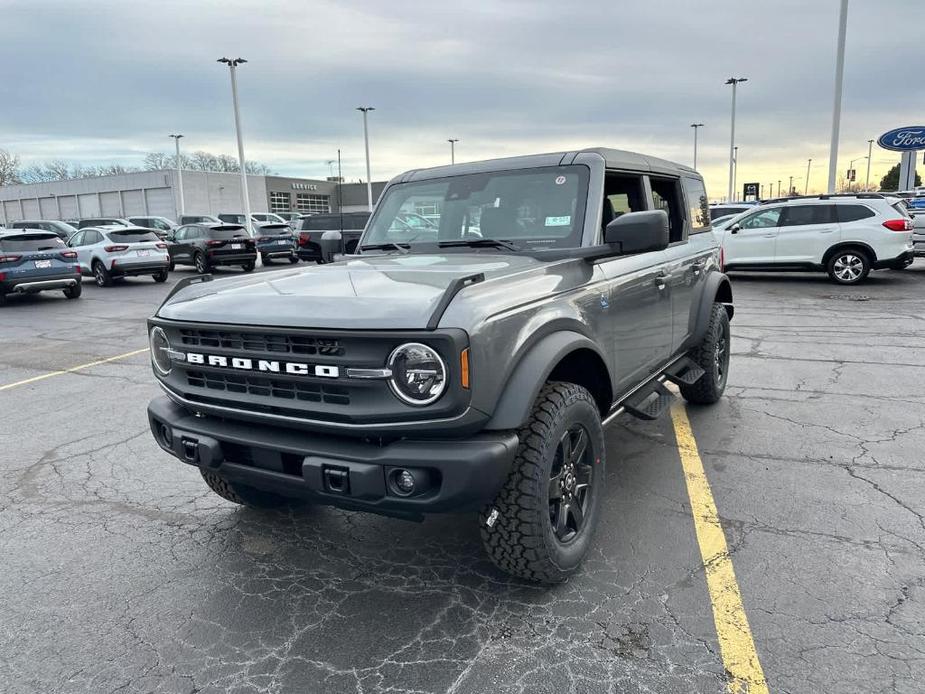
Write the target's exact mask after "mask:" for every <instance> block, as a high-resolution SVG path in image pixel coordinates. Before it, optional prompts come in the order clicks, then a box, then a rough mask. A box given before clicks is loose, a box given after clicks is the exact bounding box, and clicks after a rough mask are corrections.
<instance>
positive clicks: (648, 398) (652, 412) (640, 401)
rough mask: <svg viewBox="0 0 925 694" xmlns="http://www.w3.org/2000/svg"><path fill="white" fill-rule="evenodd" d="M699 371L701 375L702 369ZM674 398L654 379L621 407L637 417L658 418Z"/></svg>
mask: <svg viewBox="0 0 925 694" xmlns="http://www.w3.org/2000/svg"><path fill="white" fill-rule="evenodd" d="M700 373H701V375H702V374H703V371H701V372H700ZM698 378H699V377H698ZM694 380H696V379H694ZM674 400H675V397H674V393H672V392H671V391H670V390H668V389H667V388H666V387H665V386H664V385H663V384H662V383H660V382H658V381H655V382H654V383H653V387H652V388H647V389H646V390H645V392H644V393H642V394H640V395H638V396H637V397H635V398H634V399H633V400H631V401H628V402H625V403H624V404H623V409H624V410H626V412H627V414H631V415H633V416H634V417H638V418H639V419H648V420H651V419H658V418H659V417H661V416H662V415H663V414H664V413H665V411H666V410H667V409H668V408H669V407H671V403H673V402H674Z"/></svg>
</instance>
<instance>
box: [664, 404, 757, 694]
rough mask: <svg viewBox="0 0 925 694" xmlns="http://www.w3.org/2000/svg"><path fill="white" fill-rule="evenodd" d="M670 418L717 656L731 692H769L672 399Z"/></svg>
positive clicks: (688, 434)
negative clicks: (709, 609)
mask: <svg viewBox="0 0 925 694" xmlns="http://www.w3.org/2000/svg"><path fill="white" fill-rule="evenodd" d="M671 419H672V421H673V422H674V431H675V438H676V439H677V441H678V452H679V453H680V455H681V466H682V467H683V468H684V479H685V481H686V482H687V494H688V496H689V497H690V500H691V513H692V514H693V516H694V528H695V530H696V531H697V543H698V544H699V545H700V556H701V557H702V558H703V566H704V569H705V571H706V577H707V590H708V591H709V593H710V603H711V604H712V606H713V622H714V623H715V624H716V635H717V636H718V637H719V649H720V654H721V655H722V658H723V665H724V666H725V668H726V672H728V673H729V677H730V682H729V691H730V692H733V693H734V694H767V692H768V683H767V681H766V680H765V678H764V671H763V670H762V669H761V663H760V662H759V660H758V652H757V651H756V650H755V640H754V639H753V638H752V632H751V629H750V628H749V626H748V618H747V617H746V616H745V608H744V607H743V606H742V593H741V591H740V590H739V584H738V583H737V582H736V575H735V571H734V570H733V568H732V558H731V557H730V556H729V549H728V547H727V546H726V536H725V535H724V534H723V528H722V526H721V525H720V521H719V514H718V513H717V511H716V503H715V502H714V501H713V492H712V491H711V490H710V483H709V481H708V480H707V475H706V473H705V472H704V469H703V462H702V461H701V460H700V454H699V453H698V452H697V442H696V440H694V434H693V432H692V431H691V424H690V421H689V420H688V418H687V411H686V410H685V409H684V405H682V404H680V403H675V405H674V406H673V407H672V408H671Z"/></svg>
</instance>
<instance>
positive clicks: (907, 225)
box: [883, 219, 912, 231]
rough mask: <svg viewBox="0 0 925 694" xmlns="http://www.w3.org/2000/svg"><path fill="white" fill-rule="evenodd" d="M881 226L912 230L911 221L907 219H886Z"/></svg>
mask: <svg viewBox="0 0 925 694" xmlns="http://www.w3.org/2000/svg"><path fill="white" fill-rule="evenodd" d="M883 226H885V227H886V228H887V229H889V230H890V231H912V222H910V221H909V220H908V219H888V220H886V221H885V222H884V223H883Z"/></svg>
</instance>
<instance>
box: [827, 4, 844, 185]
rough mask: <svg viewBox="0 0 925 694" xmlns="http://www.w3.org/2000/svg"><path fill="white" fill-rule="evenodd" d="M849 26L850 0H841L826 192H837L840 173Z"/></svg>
mask: <svg viewBox="0 0 925 694" xmlns="http://www.w3.org/2000/svg"><path fill="white" fill-rule="evenodd" d="M847 27H848V0H841V9H840V10H839V13H838V43H837V45H836V48H835V104H834V106H833V108H832V142H831V144H830V145H829V185H828V189H827V191H826V192H828V193H834V192H835V182H836V176H837V174H838V129H839V127H840V125H841V92H842V82H843V81H844V77H845V30H846V29H847Z"/></svg>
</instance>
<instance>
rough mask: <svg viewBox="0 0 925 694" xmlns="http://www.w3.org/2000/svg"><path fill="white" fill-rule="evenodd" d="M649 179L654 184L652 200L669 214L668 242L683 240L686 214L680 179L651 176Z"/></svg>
mask: <svg viewBox="0 0 925 694" xmlns="http://www.w3.org/2000/svg"><path fill="white" fill-rule="evenodd" d="M649 181H650V183H651V185H652V200H653V202H654V203H655V209H656V210H664V211H665V212H666V213H667V214H668V242H669V243H677V242H678V241H683V240H684V238H685V234H684V218H685V214H684V205H683V204H682V203H681V187H680V186H679V184H678V180H677V179H673V178H650V179H649Z"/></svg>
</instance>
